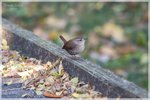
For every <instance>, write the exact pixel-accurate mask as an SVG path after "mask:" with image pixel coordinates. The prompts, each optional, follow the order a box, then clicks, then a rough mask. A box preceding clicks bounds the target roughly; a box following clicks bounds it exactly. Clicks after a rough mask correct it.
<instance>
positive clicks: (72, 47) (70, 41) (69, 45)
mask: <svg viewBox="0 0 150 100" xmlns="http://www.w3.org/2000/svg"><path fill="white" fill-rule="evenodd" d="M72 45H74V46H72ZM74 48H76V45H75V44H73V42H72V40H69V41H67V42H66V43H65V45H64V46H63V49H67V50H72V49H74Z"/></svg>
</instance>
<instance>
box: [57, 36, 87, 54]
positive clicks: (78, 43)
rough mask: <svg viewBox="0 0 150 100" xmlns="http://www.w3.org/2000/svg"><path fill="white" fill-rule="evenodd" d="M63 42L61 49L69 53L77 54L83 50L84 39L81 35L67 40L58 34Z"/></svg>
mask: <svg viewBox="0 0 150 100" xmlns="http://www.w3.org/2000/svg"><path fill="white" fill-rule="evenodd" d="M59 37H60V39H61V40H62V41H63V42H64V45H63V47H62V49H65V50H66V51H67V52H68V53H69V54H70V55H78V54H80V53H81V52H83V51H84V48H85V39H84V38H82V37H76V38H73V39H71V40H69V41H67V40H66V39H65V38H64V37H63V36H62V35H60V36H59Z"/></svg>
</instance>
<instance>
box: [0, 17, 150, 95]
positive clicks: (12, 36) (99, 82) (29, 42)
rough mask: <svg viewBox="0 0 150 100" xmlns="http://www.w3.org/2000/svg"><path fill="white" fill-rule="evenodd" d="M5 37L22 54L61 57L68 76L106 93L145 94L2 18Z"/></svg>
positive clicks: (52, 58)
mask: <svg viewBox="0 0 150 100" xmlns="http://www.w3.org/2000/svg"><path fill="white" fill-rule="evenodd" d="M2 27H3V30H4V32H3V33H4V34H3V35H4V37H6V38H7V41H9V46H10V48H11V49H13V50H17V51H19V52H20V53H21V54H23V55H26V56H29V57H34V58H37V59H41V60H42V61H43V62H47V61H51V62H54V61H55V60H57V59H58V58H59V57H62V58H63V59H64V60H63V65H64V67H65V70H66V71H67V72H68V73H69V74H70V76H71V77H74V76H77V77H79V80H82V81H85V82H86V83H90V84H91V85H94V86H95V90H97V91H100V92H102V93H103V94H104V95H105V96H108V97H111V98H114V97H121V98H147V97H148V93H147V91H146V90H144V89H142V88H140V87H138V86H137V85H135V84H134V83H132V82H129V81H127V80H125V79H122V78H120V77H119V76H117V75H115V74H114V73H113V72H111V71H109V70H106V69H103V68H102V67H101V66H99V65H95V64H93V63H92V62H90V61H86V60H83V59H81V60H73V59H70V58H68V53H67V52H66V51H65V50H63V49H61V47H58V46H57V45H55V44H54V43H52V42H50V41H46V40H43V39H41V38H40V37H38V36H36V35H34V34H33V33H32V32H30V31H28V30H25V29H22V28H20V27H18V26H16V25H15V24H12V23H11V22H9V21H8V20H6V19H2Z"/></svg>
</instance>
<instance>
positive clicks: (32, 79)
mask: <svg viewBox="0 0 150 100" xmlns="http://www.w3.org/2000/svg"><path fill="white" fill-rule="evenodd" d="M3 45H4V46H5V47H6V46H7V41H5V40H3ZM8 48H9V47H8ZM8 48H7V49H6V48H2V65H1V66H2V68H1V69H0V72H2V77H19V78H22V79H23V80H24V82H23V88H24V89H33V90H35V92H36V94H37V95H42V94H43V95H44V96H46V97H49V98H62V97H73V98H97V97H100V98H102V97H103V96H102V94H101V93H100V92H96V91H94V88H93V87H92V86H90V85H89V84H86V83H84V82H82V81H79V79H78V77H74V78H71V77H69V74H68V73H66V72H65V71H64V68H63V65H62V59H61V58H59V59H58V60H57V61H56V62H54V63H52V62H50V61H48V62H47V63H45V64H43V63H41V61H40V60H37V59H35V58H28V57H24V56H21V55H20V54H19V53H18V52H17V51H12V50H9V49H8ZM10 84H12V82H11V81H10V82H8V85H10Z"/></svg>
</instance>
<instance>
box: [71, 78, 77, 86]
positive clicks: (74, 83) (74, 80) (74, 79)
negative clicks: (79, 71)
mask: <svg viewBox="0 0 150 100" xmlns="http://www.w3.org/2000/svg"><path fill="white" fill-rule="evenodd" d="M78 81H79V80H78V77H74V78H72V79H71V82H72V83H73V85H74V86H77V84H78Z"/></svg>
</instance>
